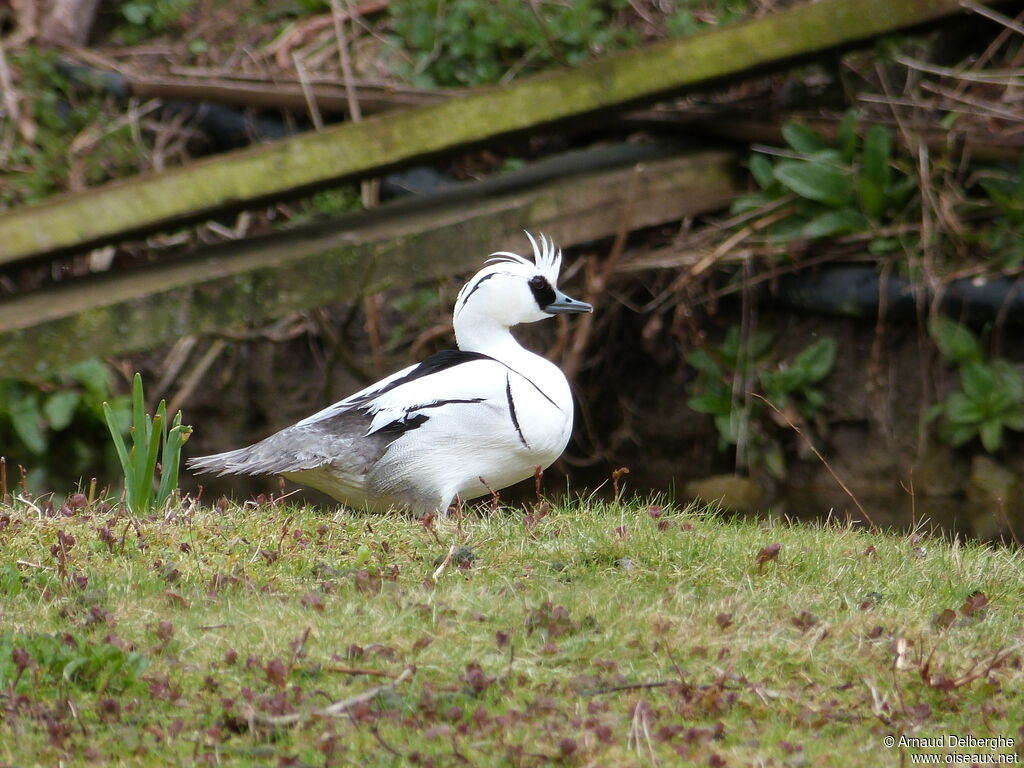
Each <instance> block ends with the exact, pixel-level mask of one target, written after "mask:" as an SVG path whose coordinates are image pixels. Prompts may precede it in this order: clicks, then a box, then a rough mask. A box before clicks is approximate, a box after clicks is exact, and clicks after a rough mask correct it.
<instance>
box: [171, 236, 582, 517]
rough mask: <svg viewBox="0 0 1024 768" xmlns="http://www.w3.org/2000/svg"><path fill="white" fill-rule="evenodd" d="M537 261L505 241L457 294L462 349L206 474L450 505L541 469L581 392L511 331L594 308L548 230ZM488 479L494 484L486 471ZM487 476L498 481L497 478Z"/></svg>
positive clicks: (219, 458)
mask: <svg viewBox="0 0 1024 768" xmlns="http://www.w3.org/2000/svg"><path fill="white" fill-rule="evenodd" d="M527 237H529V239H530V243H531V244H532V245H533V251H534V260H533V261H532V262H531V261H530V260H529V259H526V258H523V257H522V256H519V255H517V254H514V253H509V252H505V251H501V252H498V253H495V254H492V256H491V258H489V259H488V260H487V266H485V267H484V268H483V269H482V270H480V271H479V272H477V273H476V275H474V276H473V278H472V279H471V280H470V281H469V282H468V283H466V285H465V286H463V288H462V290H461V291H460V292H459V296H458V298H457V299H456V301H455V311H454V326H455V338H456V342H457V343H458V347H459V348H458V349H457V350H446V351H444V352H439V353H437V354H435V355H432V356H431V357H429V358H427V359H426V360H424V361H423V362H421V363H419V364H417V365H413V366H410V367H408V368H406V369H404V370H401V371H398V372H397V373H395V374H392V375H391V376H389V377H387V378H385V379H383V380H381V381H379V382H377V383H376V384H373V385H371V386H369V387H367V388H366V389H364V390H362V391H361V392H357V393H356V394H354V395H351V396H350V397H347V398H345V399H344V400H341V401H339V402H337V403H334V404H333V405H331V406H328V407H327V408H325V409H323V410H322V411H320V412H319V413H315V414H313V415H312V416H310V417H309V418H307V419H303V420H302V421H300V422H299V423H297V424H294V425H292V426H290V427H287V428H286V429H283V430H281V431H280V432H278V433H276V434H274V435H271V436H270V437H268V438H266V439H265V440H262V441H260V442H258V443H255V444H254V445H250V446H249V447H247V448H241V449H239V450H236V451H229V452H227V453H219V454H216V455H213V456H203V457H200V458H195V459H192V460H191V461H190V462H189V466H190V468H191V469H193V470H196V471H198V472H217V473H218V474H220V475H224V474H246V475H257V474H281V475H284V476H285V477H286V478H288V479H289V480H294V481H295V482H298V483H301V484H303V485H308V486H311V487H313V488H316V489H317V490H320V491H323V492H324V493H327V494H329V495H330V496H332V497H334V498H335V499H338V500H339V501H341V502H342V503H344V504H346V505H348V506H350V507H353V508H356V509H364V508H369V509H376V510H383V509H387V508H389V507H395V506H398V507H411V508H413V509H416V510H418V511H440V512H441V513H445V512H446V511H447V510H448V507H449V505H450V504H451V503H452V501H453V500H454V499H455V497H456V496H458V497H459V498H462V499H472V498H476V497H478V496H482V495H484V494H486V493H487V492H488V491H487V487H488V486H490V487H491V488H493V489H495V490H498V489H501V488H504V487H506V486H509V485H512V484H513V483H516V482H519V481H520V480H524V479H526V478H528V477H531V476H532V475H533V474H534V472H535V471H536V469H537V467H540V468H541V469H545V468H547V467H548V466H550V465H551V463H552V462H554V460H555V459H557V458H558V457H559V456H560V455H561V453H562V451H563V450H565V446H566V443H567V442H568V441H569V434H570V432H571V431H572V419H573V403H572V394H571V393H570V391H569V384H568V382H567V381H566V379H565V375H564V374H563V373H562V372H561V370H559V368H558V367H557V366H556V365H554V364H553V363H551V362H549V361H548V360H545V359H544V358H543V357H541V356H540V355H536V354H534V353H533V352H530V351H529V350H527V349H524V348H523V347H522V346H521V345H520V344H519V343H518V342H517V341H516V340H515V338H514V337H513V336H512V334H511V332H510V331H509V329H510V328H511V327H512V326H514V325H518V324H519V323H532V322H536V321H538V320H543V319H545V318H547V317H550V316H551V315H553V314H559V313H566V312H590V311H592V307H591V306H590V305H589V304H586V303H584V302H581V301H576V300H575V299H571V298H569V297H568V296H566V295H565V294H564V293H562V292H561V291H559V290H558V288H557V287H556V286H557V281H558V272H559V269H560V267H561V260H562V254H561V251H560V250H556V248H555V246H554V244H553V243H552V242H551V241H550V240H548V239H547V238H545V237H544V236H543V235H542V236H541V238H540V243H538V242H537V241H536V240H535V239H534V238H533V236H532V235H530V234H529V233H527ZM481 478H482V479H483V481H484V482H482V481H481ZM485 483H486V484H485Z"/></svg>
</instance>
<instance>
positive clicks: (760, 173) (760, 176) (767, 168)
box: [750, 153, 775, 190]
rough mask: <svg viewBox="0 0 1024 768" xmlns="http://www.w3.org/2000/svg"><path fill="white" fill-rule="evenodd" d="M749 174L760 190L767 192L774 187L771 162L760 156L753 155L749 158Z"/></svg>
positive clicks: (773, 172) (757, 154) (773, 173)
mask: <svg viewBox="0 0 1024 768" xmlns="http://www.w3.org/2000/svg"><path fill="white" fill-rule="evenodd" d="M750 173H751V175H752V176H753V177H754V181H756V182H757V185H758V186H759V187H760V188H761V189H764V190H767V189H768V188H769V187H772V186H774V185H775V171H774V169H773V168H772V161H771V160H769V159H768V158H767V157H765V156H764V155H762V154H759V153H755V154H753V155H751V156H750Z"/></svg>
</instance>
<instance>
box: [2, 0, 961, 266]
mask: <svg viewBox="0 0 1024 768" xmlns="http://www.w3.org/2000/svg"><path fill="white" fill-rule="evenodd" d="M960 10H961V8H960V3H959V0H826V1H825V2H820V3H815V4H808V5H801V6H797V7H795V8H791V9H789V10H787V11H783V12H781V13H777V14H773V15H771V16H767V17H764V18H761V19H756V20H753V21H749V22H746V23H743V24H737V25H735V26H732V27H726V28H722V29H717V30H713V31H709V32H705V33H702V34H698V35H694V36H692V37H688V38H684V39H681V40H668V41H664V42H661V43H657V44H654V45H651V46H648V47H646V48H643V49H639V50H636V51H632V52H629V53H627V54H623V55H620V56H615V57H610V58H608V59H604V60H600V61H596V62H592V63H590V64H587V65H584V66H581V67H579V68H578V69H576V70H573V71H569V72H563V73H558V74H553V75H542V76H539V77H535V78H531V79H527V80H522V81H519V82H517V83H513V84H512V85H509V86H505V87H502V88H496V89H491V90H486V91H483V92H479V93H476V94H474V95H471V96H467V97H465V98H461V99H453V100H451V101H447V102H444V103H441V104H436V105H431V106H426V107H420V108H416V109H410V110H406V111H403V112H398V113H392V114H386V115H381V116H378V117H374V118H371V119H369V120H366V121H365V122H363V123H358V124H355V123H347V124H344V125H341V126H338V127H335V128H332V129H329V130H326V131H323V132H322V133H316V134H305V135H302V136H298V137H294V138H291V139H287V140H283V141H280V142H277V143H274V144H269V145H263V146H259V147H253V148H250V149H246V150H242V151H239V152H234V153H229V154H226V155H222V156H219V157H216V158H211V159H209V160H204V161H200V162H197V163H194V164H192V165H189V166H185V167H181V168H176V169H172V170H170V171H166V172H164V173H162V174H159V175H151V176H148V177H142V178H137V179H131V180H126V181H122V182H117V183H113V184H110V185H107V186H105V187H101V188H98V189H93V190H89V191H87V192H85V193H82V194H78V195H71V196H67V197H63V198H59V199H54V200H52V201H49V202H46V203H43V204H41V205H38V206H32V207H29V208H25V209H21V210H16V211H12V212H10V213H7V214H4V215H0V263H3V262H9V261H13V260H16V259H19V258H23V257H26V256H30V255H32V254H37V253H45V252H49V251H53V250H57V249H61V248H70V247H80V246H82V245H84V244H91V243H98V242H102V241H104V240H109V239H112V238H115V237H118V236H123V235H125V234H126V233H130V232H140V231H146V230H151V229H154V228H157V227H160V226H167V225H168V224H170V223H173V222H179V221H184V220H190V219H196V218H201V217H203V216H207V215H210V214H213V213H214V212H217V211H220V210H225V209H231V208H238V207H244V206H245V205H247V204H249V205H251V204H252V203H253V202H254V201H256V200H260V199H267V198H273V197H280V196H283V195H286V194H289V193H294V192H295V191H296V190H302V189H307V188H310V187H313V186H316V185H320V184H327V183H333V182H337V181H341V180H343V179H351V178H357V177H361V176H367V175H372V174H373V173H374V172H375V171H379V170H380V169H381V168H385V167H394V166H396V165H401V164H408V163H410V162H412V161H414V160H416V159H418V158H422V157H424V156H428V155H432V154H436V153H439V152H443V151H447V150H451V149H453V148H456V147H459V146H462V145H465V144H468V143H473V142H479V141H482V140H486V139H489V138H492V137H495V136H499V135H502V134H507V133H511V132H515V131H520V130H524V129H529V128H533V127H535V126H539V125H544V124H548V123H551V122H554V121H559V120H566V119H571V118H576V117H580V116H585V115H589V114H592V113H594V112H595V111H598V110H602V109H607V108H611V107H616V106H621V105H623V104H629V103H637V102H641V101H650V100H654V99H657V98H659V97H661V96H664V95H665V94H667V93H671V92H674V91H679V90H681V89H684V88H687V87H692V86H694V85H697V84H700V83H704V82H707V81H709V80H714V79H717V78H721V77H726V76H730V75H736V74H740V73H743V72H746V71H749V70H751V69H753V68H755V67H759V66H764V65H767V64H771V63H774V62H778V61H782V60H786V59H789V58H793V57H796V56H800V55H806V54H810V53H815V52H818V51H821V50H824V49H827V48H830V47H834V46H837V45H844V44H849V43H852V42H856V41H858V40H864V39H868V38H870V37H873V36H876V35H879V34H883V33H886V32H890V31H893V30H897V29H901V28H905V27H908V26H912V25H915V24H920V23H923V22H927V21H931V20H934V19H937V18H940V17H942V16H947V15H950V14H953V13H956V12H958V11H960Z"/></svg>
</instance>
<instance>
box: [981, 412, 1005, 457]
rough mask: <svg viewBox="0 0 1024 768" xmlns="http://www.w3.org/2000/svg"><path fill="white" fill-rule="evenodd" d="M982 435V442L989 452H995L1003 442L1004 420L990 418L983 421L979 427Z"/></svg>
mask: <svg viewBox="0 0 1024 768" xmlns="http://www.w3.org/2000/svg"><path fill="white" fill-rule="evenodd" d="M978 434H979V435H980V436H981V444H982V445H983V446H985V450H986V451H988V452H989V453H995V452H996V451H998V450H999V446H1000V445H1001V444H1002V442H1003V422H1001V421H1000V420H999V419H989V420H988V421H985V422H983V423H982V425H981V427H980V428H979V429H978Z"/></svg>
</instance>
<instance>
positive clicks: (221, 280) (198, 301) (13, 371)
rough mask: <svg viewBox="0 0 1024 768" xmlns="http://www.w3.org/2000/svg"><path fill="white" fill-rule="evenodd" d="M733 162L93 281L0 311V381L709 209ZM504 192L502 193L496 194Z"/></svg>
mask: <svg viewBox="0 0 1024 768" xmlns="http://www.w3.org/2000/svg"><path fill="white" fill-rule="evenodd" d="M735 171H736V158H735V157H734V156H733V155H731V154H730V153H727V152H717V151H715V152H701V153H697V154H692V155H688V156H681V157H680V156H676V157H671V158H668V159H661V160H658V159H655V160H651V161H649V162H645V163H637V164H634V165H631V166H630V167H627V168H618V169H613V170H604V171H599V172H593V173H586V174H577V175H569V176H566V177H564V178H561V179H558V180H557V181H555V182H553V183H551V182H549V183H538V184H536V185H534V186H533V187H527V188H515V187H514V186H513V187H512V188H511V189H508V190H506V191H504V192H500V193H493V192H492V191H493V189H494V187H495V186H496V185H495V183H493V182H492V183H490V184H488V182H480V183H478V184H473V185H467V187H469V188H467V189H458V190H455V191H453V192H451V193H446V194H443V195H438V196H437V198H438V199H437V200H436V201H434V202H433V203H431V204H427V203H425V202H424V201H411V202H408V203H397V204H393V205H389V206H382V207H381V208H378V209H375V210H373V211H368V212H365V213H362V214H356V215H353V216H351V217H348V218H347V220H346V221H345V222H344V223H343V225H339V223H338V222H331V223H329V224H327V225H317V226H315V227H310V228H306V229H303V230H296V231H292V232H284V233H278V234H274V235H270V236H267V237H262V238H255V239H250V240H246V241H244V242H233V243H227V244H224V245H221V246H216V247H212V248H208V249H205V250H204V251H202V252H201V253H196V254H194V255H193V256H192V257H189V258H186V259H182V260H180V261H176V262H170V263H162V264H155V265H153V266H152V267H147V268H140V269H136V270H129V271H120V272H113V273H107V274H104V275H96V276H94V277H93V278H86V279H79V280H75V281H73V282H72V283H70V284H68V285H65V286H59V287H57V288H56V289H52V290H47V291H42V292H39V293H35V294H30V295H26V296H23V297H20V298H15V299H12V300H11V301H9V302H5V303H4V304H2V305H0V377H5V378H6V377H10V378H19V377H22V378H31V377H32V376H35V375H37V374H39V373H41V372H43V371H46V370H48V369H50V368H54V367H57V366H60V365H65V364H68V363H71V362H74V361H76V360H80V359H83V358H86V357H90V356H94V355H100V356H107V355H116V354H123V353H128V352H133V351H138V350H142V349H148V348H152V347H155V346H158V345H160V344H163V343H166V342H170V341H173V340H174V339H177V338H180V337H181V336H184V335H189V334H200V333H210V332H215V331H218V330H226V329H230V328H237V327H239V326H241V325H243V324H245V323H250V322H252V323H256V322H262V321H265V320H267V319H270V318H274V317H280V316H282V315H284V314H287V313H289V312H294V311H298V310H303V309H309V308H313V307H317V306H322V305H325V304H329V303H332V302H337V301H342V300H346V299H352V298H355V297H357V296H359V295H360V294H362V293H364V292H367V291H374V290H380V289H384V288H388V287H392V286H397V285H404V284H411V283H414V282H416V281H420V280H428V279H434V278H437V277H440V276H442V275H445V274H451V273H452V272H453V271H457V270H468V269H471V268H473V267H476V266H478V265H479V264H480V262H481V260H482V257H483V256H484V255H486V254H487V253H490V252H492V251H494V250H497V249H499V248H502V249H507V248H509V247H510V246H512V245H514V244H516V243H521V245H523V246H525V238H524V237H523V235H522V230H523V229H524V228H529V229H531V230H533V231H542V232H545V233H546V234H549V235H551V236H553V237H555V238H556V240H557V242H558V243H559V244H560V245H562V246H563V247H565V246H568V245H572V244H575V243H580V242H586V241H588V240H594V239H597V238H600V237H606V236H608V235H611V234H614V233H615V232H616V231H617V230H618V228H619V227H620V226H622V225H623V224H625V225H626V226H628V227H629V228H631V229H635V228H640V227H646V226H652V225H655V224H659V223H663V222H666V221H673V220H677V219H680V218H683V217H685V216H688V215H693V214H696V213H701V212H705V211H709V210H714V209H716V208H720V207H722V206H724V205H726V204H727V203H728V201H729V200H730V199H731V198H732V197H733V196H734V195H735V194H736V192H737V191H738V188H737V182H736V175H737V174H736V172H735ZM507 186H508V185H506V187H507Z"/></svg>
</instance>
